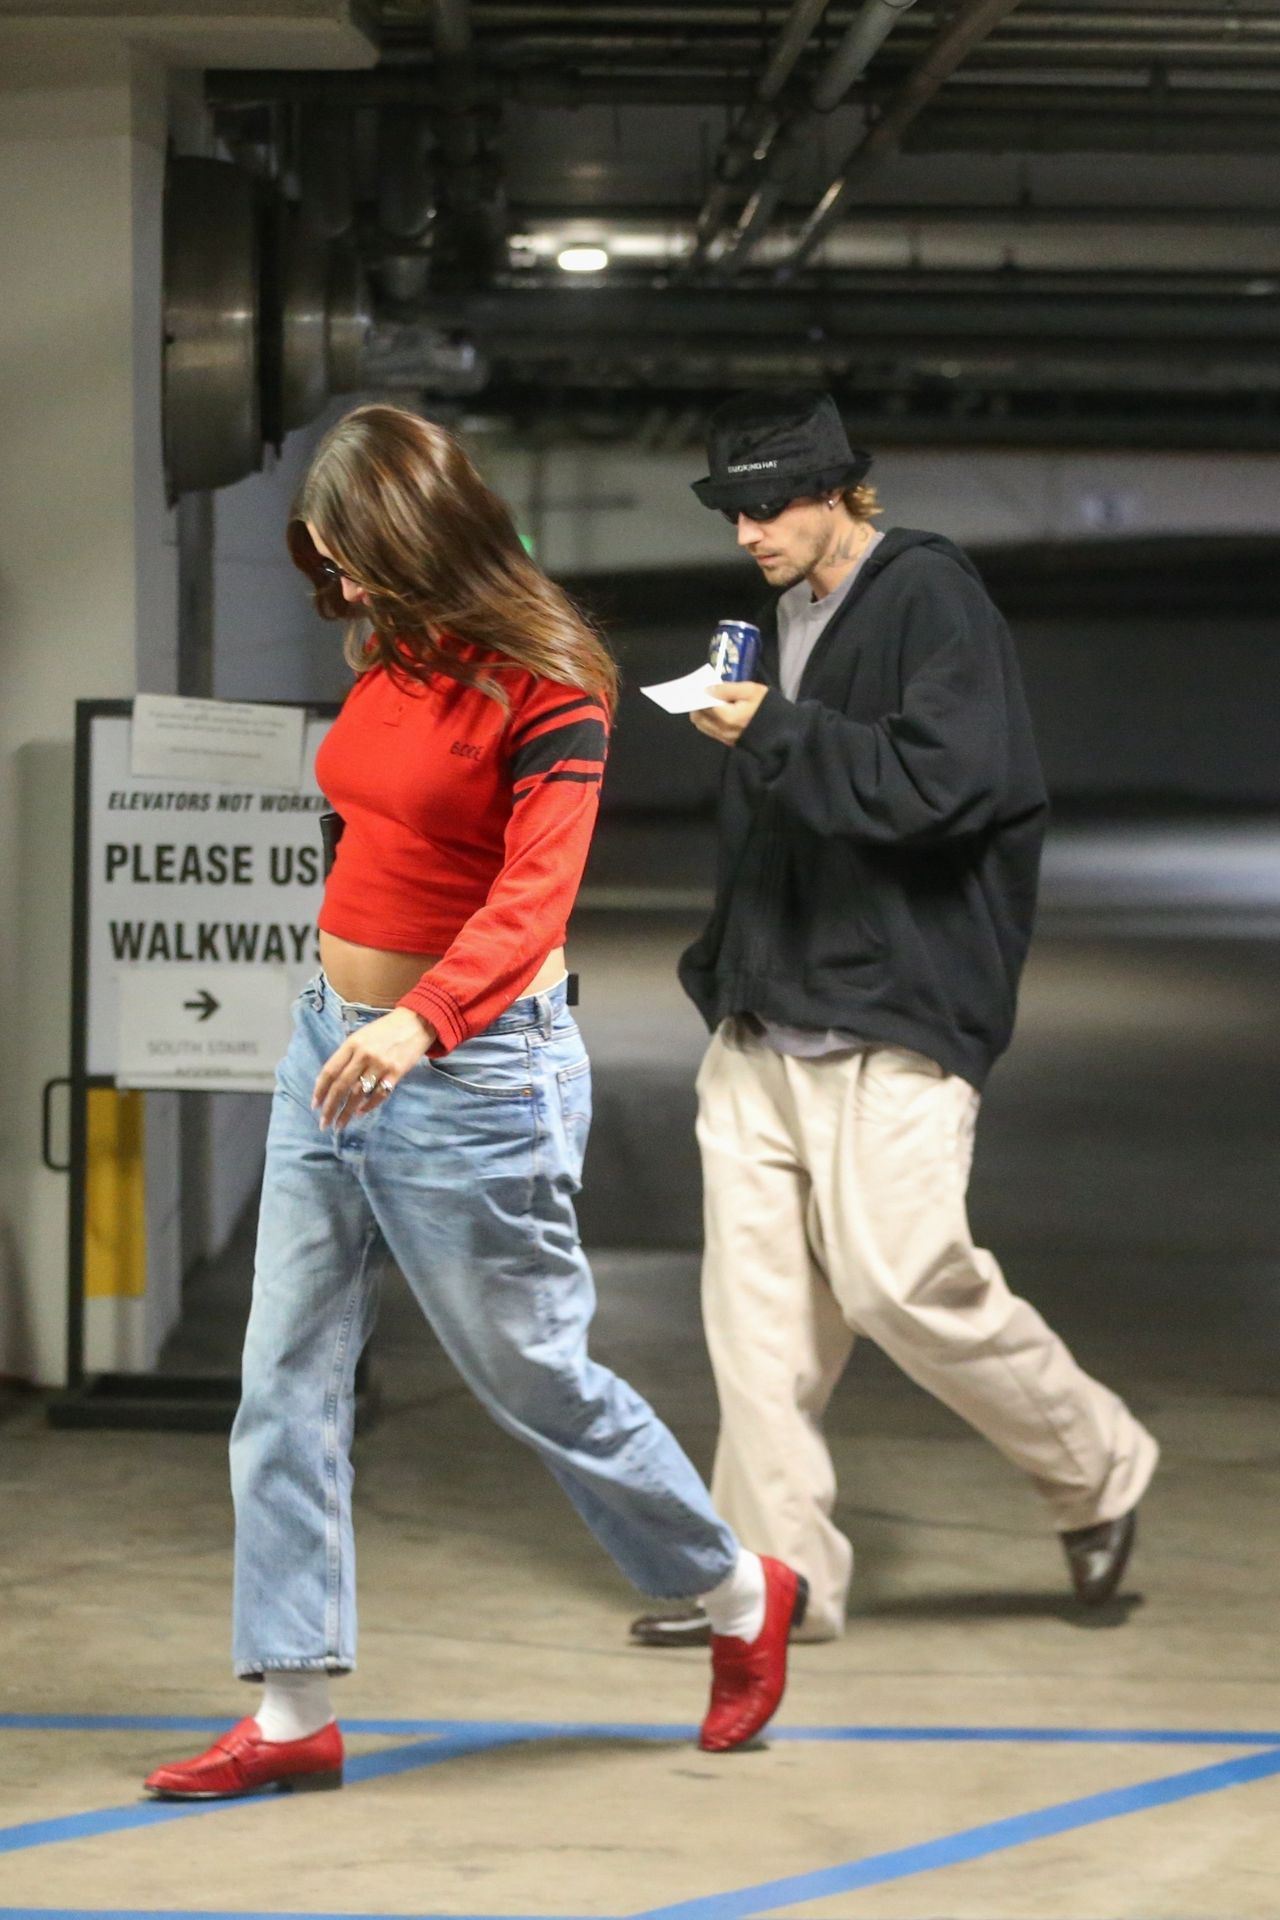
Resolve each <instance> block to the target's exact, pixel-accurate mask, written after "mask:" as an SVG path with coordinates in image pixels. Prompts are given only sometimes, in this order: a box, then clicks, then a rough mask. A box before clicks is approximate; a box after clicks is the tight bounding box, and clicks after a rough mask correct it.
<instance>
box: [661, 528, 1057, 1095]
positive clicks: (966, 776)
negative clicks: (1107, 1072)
mask: <svg viewBox="0 0 1280 1920" xmlns="http://www.w3.org/2000/svg"><path fill="white" fill-rule="evenodd" d="M761 631H762V636H763V655H762V666H761V671H760V675H759V677H760V679H761V680H763V681H764V682H765V683H766V684H767V685H768V687H769V692H768V693H766V695H765V697H764V700H763V701H762V703H761V705H760V707H759V710H758V711H757V713H756V714H755V716H754V718H753V719H752V720H751V722H750V724H749V725H748V726H747V728H746V729H745V731H744V732H743V734H742V735H741V737H740V739H739V741H738V744H737V745H736V747H733V748H731V749H730V750H729V751H728V752H727V754H726V756H725V767H724V777H723V783H722V786H721V793H720V844H719V860H718V872H717V881H716V901H715V907H714V910H713V912H712V916H711V919H710V921H709V922H708V924H707V927H706V929H705V931H704V932H703V934H702V935H701V937H700V938H699V939H698V940H697V941H695V942H694V944H693V946H691V947H690V948H689V949H688V951H687V952H686V953H685V955H684V956H683V958H682V960H681V962H680V979H681V982H682V983H683V985H684V988H685V991H686V992H687V993H688V994H689V997H690V998H691V999H692V1000H693V1002H694V1003H695V1005H696V1006H697V1008H698V1010H699V1012H700V1013H701V1014H702V1016H703V1018H704V1019H705V1021H706V1022H707V1025H708V1026H709V1027H712V1028H714V1027H715V1026H717V1025H718V1024H719V1022H720V1021H721V1020H723V1019H724V1018H725V1017H726V1015H729V1014H733V1013H755V1014H759V1015H760V1016H762V1017H763V1018H765V1019H770V1020H776V1021H779V1022H782V1023H785V1024H787V1025H791V1026H799V1027H816V1028H819V1029H825V1028H827V1027H836V1028H840V1029H843V1030H846V1031H849V1032H852V1033H855V1034H857V1035H858V1036H859V1037H861V1038H864V1039H867V1040H871V1041H881V1042H884V1043H887V1044H890V1045H894V1046H901V1047H909V1048H911V1049H913V1050H914V1051H915V1052H917V1053H922V1054H925V1055H926V1056H927V1057H928V1058H929V1059H931V1060H935V1061H936V1062H937V1063H938V1065H939V1066H941V1067H943V1068H944V1069H945V1070H946V1071H947V1072H948V1073H956V1074H959V1075H961V1077H962V1078H964V1079H965V1080H968V1081H969V1082H970V1083H971V1084H972V1085H973V1086H975V1087H980V1086H981V1085H982V1083H983V1081H984V1080H985V1078H986V1076H987V1073H988V1072H989V1070H990V1068H991V1066H992V1063H993V1062H994V1061H995V1059H996V1058H997V1056H998V1055H999V1054H1000V1053H1001V1052H1002V1051H1003V1050H1004V1048H1005V1047H1006V1046H1007V1045H1008V1042H1009V1037H1010V1035H1011V1033H1012V1031H1013V1020H1014V1011H1015V1005H1016V999H1017V988H1018V977H1019V974H1020V973H1021V970H1022V963H1023V960H1024V959H1025V957H1026V951H1027V946H1028V943H1029V941H1030V938H1031V925H1032V920H1033V917H1034V912H1035V898H1036V883H1037V879H1038V875H1039V866H1040V846H1041V842H1042V840H1043V837H1044V825H1045V816H1046V813H1047V801H1046V797H1045V789H1044V780H1043V777H1042V775H1041V772H1040V763H1039V760H1038V758H1037V756H1036V749H1035V741H1034V739H1033V737H1032V732H1031V719H1030V715H1029V713H1028V711H1027V704H1026V699H1025V696H1024V694H1023V690H1022V678H1021V675H1020V673H1019V670H1018V662H1017V657H1016V655H1015V653H1014V649H1013V642H1012V640H1011V639H1010V637H1009V631H1008V628H1007V627H1006V626H1005V623H1004V620H1003V619H1002V618H1001V616H1000V614H999V612H998V611H997V609H996V608H995V607H994V606H993V605H992V603H991V600H990V599H989V598H988V596H987V592H986V589H985V588H984V587H983V585H982V582H981V580H980V579H979V577H978V574H977V571H976V569H975V568H974V566H973V564H972V562H971V561H970V560H969V559H968V558H967V556H966V555H965V554H963V553H962V552H961V551H960V549H959V548H958V547H955V546H953V545H952V544H951V542H950V541H949V540H945V539H943V538H942V536H941V535H939V534H934V533H917V532H913V531H911V530H910V529H908V528H902V527H898V528H892V529H890V530H889V531H888V532H886V534H885V536H884V539H883V540H882V541H881V542H880V543H879V545H878V546H877V547H876V549H875V551H874V552H873V553H872V555H871V556H870V558H869V559H868V560H867V561H866V562H865V563H864V565H863V568H862V570H861V572H860V573H859V575H858V578H857V579H856V580H855V581H854V584H853V587H852V588H851V590H850V592H849V595H848V597H847V598H846V600H845V601H844V602H843V604H842V605H841V606H840V607H839V608H838V610H837V611H836V613H835V614H834V615H833V616H832V618H831V620H830V621H829V623H828V624H827V626H826V627H825V628H824V629H823V631H822V633H821V635H820V636H819V639H818V642H817V645H816V646H815V647H814V650H813V653H812V655H811V656H810V659H809V662H808V665H807V666H806V667H805V671H804V677H803V679H802V680H801V683H800V688H799V694H798V698H797V699H796V700H795V701H794V702H792V701H790V700H788V699H786V697H785V696H784V695H783V694H782V693H781V692H780V691H779V688H778V623H777V600H776V598H775V600H774V601H772V602H771V603H770V605H769V608H768V610H767V612H766V613H765V614H764V615H763V616H762V617H761Z"/></svg>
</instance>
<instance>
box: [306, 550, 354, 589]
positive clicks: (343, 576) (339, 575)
mask: <svg viewBox="0 0 1280 1920" xmlns="http://www.w3.org/2000/svg"><path fill="white" fill-rule="evenodd" d="M340 580H345V581H346V582H347V584H348V585H349V586H352V587H358V586H359V584H360V582H359V581H358V580H353V579H352V578H351V575H350V574H349V573H344V572H343V571H342V568H341V567H340V566H339V565H338V563H337V561H336V560H325V559H322V558H321V557H320V556H319V554H317V556H316V560H315V581H316V585H317V586H318V587H336V586H337V584H338V582H339V581H340Z"/></svg>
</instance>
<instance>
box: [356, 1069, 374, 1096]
mask: <svg viewBox="0 0 1280 1920" xmlns="http://www.w3.org/2000/svg"><path fill="white" fill-rule="evenodd" d="M377 1085H378V1076H377V1074H376V1073H362V1074H361V1075H360V1080H359V1087H360V1091H361V1093H362V1094H364V1096H365V1098H366V1099H367V1098H368V1096H369V1095H370V1094H371V1093H373V1092H375V1091H376V1090H377Z"/></svg>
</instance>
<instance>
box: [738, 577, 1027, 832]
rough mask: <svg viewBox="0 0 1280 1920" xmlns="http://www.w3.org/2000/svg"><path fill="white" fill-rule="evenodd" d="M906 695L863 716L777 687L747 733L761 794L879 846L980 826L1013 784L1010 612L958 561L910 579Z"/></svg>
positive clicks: (809, 822)
mask: <svg viewBox="0 0 1280 1920" xmlns="http://www.w3.org/2000/svg"><path fill="white" fill-rule="evenodd" d="M899 658H900V663H901V665H900V688H901V691H900V695H899V699H898V702H897V704H896V706H895V708H894V710H893V711H891V712H889V713H886V714H885V715H884V716H883V718H881V719H879V720H877V721H875V722H873V723H867V722H865V721H861V720H851V719H850V718H849V717H848V715H846V714H843V713H840V712H838V711H836V709H835V708H832V707H828V706H824V705H823V704H822V702H821V701H817V700H803V701H800V702H798V703H793V702H792V701H790V700H788V699H786V697H785V696H784V695H783V694H781V693H779V692H778V691H777V689H776V688H770V690H769V692H768V693H767V694H766V695H765V698H764V700H763V701H762V702H761V704H760V707H759V708H758V710H757V712H756V713H755V715H754V717H753V718H752V720H751V722H750V723H749V725H748V726H747V727H746V729H745V730H744V732H743V733H742V735H741V736H740V738H739V740H738V743H737V748H736V749H735V750H736V751H738V752H741V753H745V754H748V755H749V756H750V757H751V759H752V760H753V761H754V763H755V772H756V774H757V777H758V779H759V782H760V785H761V787H762V789H763V791H764V792H765V793H768V794H771V795H772V796H773V797H774V798H775V799H776V800H777V801H778V803H779V804H780V805H781V806H782V807H784V808H785V809H786V811H787V812H788V813H789V814H790V815H791V816H792V817H793V818H794V819H796V820H798V821H799V822H801V823H802V824H803V825H804V826H806V827H808V828H809V829H810V830H811V831H812V832H814V833H817V834H821V835H823V836H824V837H826V838H831V837H837V838H839V837H842V838H846V839H851V840H862V841H866V842H868V843H871V844H874V845H881V846H886V845H893V844H895V843H902V842H919V843H926V842H930V841H940V840H945V839H951V838H956V837H959V836H960V835H963V834H972V833H979V832H981V831H982V830H983V829H984V828H985V827H987V826H989V825H990V824H991V822H992V821H993V820H994V819H995V818H997V816H998V814H999V810H1000V805H1001V800H1002V797H1003V794H1004V790H1005V782H1006V765H1007V748H1008V725H1009V721H1008V709H1007V700H1006V688H1005V663H1004V659H1003V649H1002V623H1001V621H1000V618H999V615H998V614H997V613H996V611H995V609H994V608H993V607H992V605H991V602H990V601H989V600H988V599H987V596H986V594H985V592H984V590H983V589H982V587H981V586H980V585H979V583H978V582H977V581H976V580H973V579H971V578H970V576H969V575H968V574H967V573H964V572H963V571H962V570H961V569H960V568H959V567H956V566H954V565H950V564H949V565H948V566H947V567H946V569H945V572H944V571H943V570H942V569H936V570H934V569H931V570H930V571H929V572H928V573H926V574H923V575H922V576H921V578H920V579H919V580H918V581H917V582H914V583H913V585H912V588H911V592H910V595H909V598H908V600H907V604H906V608H905V612H904V621H903V631H902V635H901V644H900V654H899Z"/></svg>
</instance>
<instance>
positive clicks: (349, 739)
mask: <svg viewBox="0 0 1280 1920" xmlns="http://www.w3.org/2000/svg"><path fill="white" fill-rule="evenodd" d="M456 651H457V655H458V657H459V659H460V660H461V661H462V662H464V663H465V664H466V665H467V666H468V668H472V669H474V668H477V667H478V668H479V669H480V670H481V671H482V672H484V673H487V674H489V675H490V676H491V677H492V678H493V679H494V680H496V681H497V682H499V683H500V684H501V685H502V687H503V688H504V689H505V691H506V694H507V698H508V701H509V703H510V704H509V707H506V708H504V707H503V706H502V705H501V704H500V703H499V702H498V701H497V700H495V699H494V698H493V697H492V696H491V695H489V694H486V693H483V692H481V691H480V689H479V688H477V687H468V686H463V685H462V684H461V683H460V682H458V681H456V680H451V679H449V678H448V677H447V676H446V675H444V674H439V673H437V674H433V675H432V677H431V679H430V681H429V682H425V683H424V682H421V681H416V680H412V679H410V678H408V677H407V676H403V675H401V674H398V673H395V672H394V671H389V670H388V669H386V668H384V667H373V668H370V669H368V670H367V671H366V672H364V673H362V674H361V675H360V676H359V678H358V679H357V681H356V683H355V685H354V686H353V687H352V689H351V691H350V693H349V694H348V695H347V698H346V701H345V702H344V704H343V707H342V710H341V712H340V713H339V715H338V717H337V719H336V720H335V722H334V724H333V726H332V727H331V728H330V730H329V733H328V734H327V735H326V737H325V739H324V741H323V742H322V744H321V747H320V751H319V753H318V754H317V755H316V779H317V781H318V782H319V785H320V787H321V788H322V790H323V791H324V793H325V794H326V796H327V797H328V799H329V802H330V805H331V806H333V807H334V808H335V809H336V810H337V812H338V813H339V814H340V815H341V816H342V820H343V823H344V826H343V832H342V837H341V840H340V841H339V843H338V850H337V857H336V859H335V861H334V864H333V868H332V871H331V872H330V874H329V876H328V879H327V881H326V883H325V890H324V902H323V905H322V907H321V910H320V919H319V924H320V927H321V929H322V930H323V931H324V932H326V933H333V934H336V935H337V936H338V937H339V938H340V939H343V940H350V941H353V942H355V943H356V944H358V945H360V946H367V947H380V948H383V949H385V950H387V951H390V952H396V953H438V954H440V955H442V956H443V957H442V958H441V960H440V961H439V963H438V965H436V966H434V967H432V968H430V969H429V970H428V971H427V972H426V973H424V974H423V976H422V978H421V980H420V981H419V982H418V984H417V985H416V986H415V987H413V988H412V989H411V990H410V992H408V993H407V994H405V995H404V996H403V998H402V999H401V1000H400V1001H399V1003H398V1004H399V1005H400V1006H403V1007H412V1009H413V1010H414V1012H415V1013H420V1014H421V1015H422V1017H423V1019H424V1020H427V1021H429V1022H430V1023H431V1025H432V1026H433V1027H434V1028H435V1030H436V1033H437V1035H438V1036H439V1038H438V1040H437V1041H435V1042H434V1043H433V1044H432V1046H431V1047H430V1049H429V1051H430V1052H431V1053H432V1054H441V1053H447V1052H449V1051H450V1049H451V1048H453V1047H456V1046H459V1045H460V1044H461V1043H462V1041H464V1040H466V1039H468V1038H469V1037H470V1036H471V1035H472V1034H475V1033H479V1032H481V1031H482V1030H483V1029H484V1028H485V1027H487V1026H488V1025H489V1024H490V1022H491V1021H493V1020H496V1019H497V1017H498V1015H499V1014H501V1013H503V1012H505V1010H506V1008H507V1007H508V1006H510V1004H511V1002H512V1001H513V1000H515V999H518V998H519V996H520V994H521V993H523V991H524V990H525V988H526V987H527V986H528V985H529V982H530V981H531V980H532V979H533V978H534V977H535V975H536V974H537V972H538V969H539V967H541V965H542V963H543V962H544V960H545V959H546V957H547V955H548V953H551V952H552V951H554V949H555V948H556V947H558V946H561V945H562V944H563V942H564V938H565V932H566V927H567V924H568V919H569V915H570V912H571V910H572V908H573V903H574V900H575V898H576V896H577V892H578V886H579V884H580V882H581V879H582V869H583V867H584V865H585V864H586V858H587V850H588V848H589V846H590V844H591V834H592V831H593V829H594V826H595V820H596V814H597V811H598V808H599V801H600V783H601V780H602V778H603V774H604V762H605V755H606V751H607V744H608V713H607V710H606V708H605V707H604V705H603V704H602V702H601V701H600V700H599V699H598V698H597V697H596V696H595V695H594V694H589V693H584V692H583V691H582V690H581V688H576V687H571V686H563V685H559V684H557V683H556V682H554V681H550V680H543V679H539V678H538V677H537V676H536V675H534V674H532V673H530V672H528V671H527V670H525V669H523V668H519V667H516V666H514V665H513V664H512V663H511V662H510V661H507V660H504V659H502V657H501V656H497V655H493V654H488V653H484V652H482V651H480V650H479V649H476V648H472V647H468V646H464V645H462V644H457V647H456Z"/></svg>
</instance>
